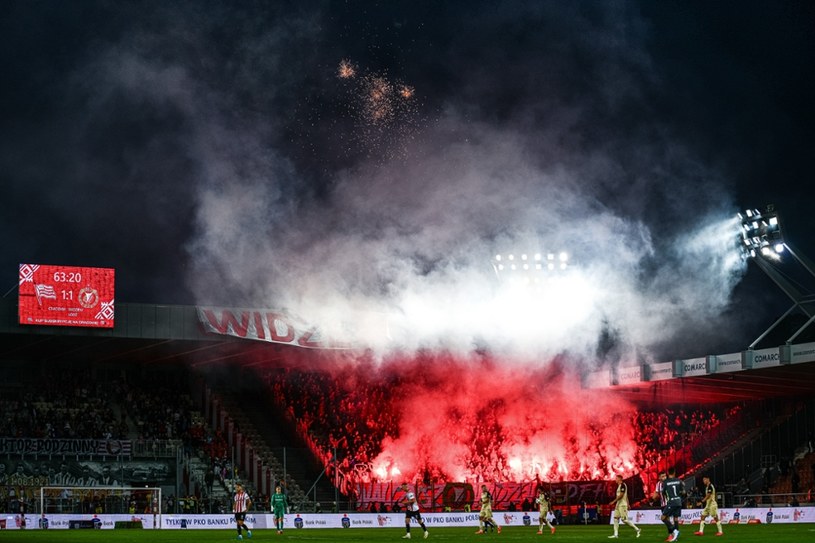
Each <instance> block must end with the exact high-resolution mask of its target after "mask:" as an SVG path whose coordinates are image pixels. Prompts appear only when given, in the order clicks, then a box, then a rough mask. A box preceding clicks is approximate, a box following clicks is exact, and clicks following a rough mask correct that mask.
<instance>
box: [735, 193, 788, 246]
mask: <svg viewBox="0 0 815 543" xmlns="http://www.w3.org/2000/svg"><path fill="white" fill-rule="evenodd" d="M738 217H739V221H740V223H741V229H740V243H739V246H740V247H741V250H742V255H743V256H744V257H745V258H755V257H756V255H759V254H760V255H763V256H765V257H770V258H778V256H777V255H779V254H781V253H783V252H784V236H783V235H782V233H781V224H780V223H779V221H778V214H777V213H776V211H775V207H774V206H767V209H766V210H765V211H763V212H762V211H759V210H758V209H747V210H745V211H744V213H739V214H738Z"/></svg>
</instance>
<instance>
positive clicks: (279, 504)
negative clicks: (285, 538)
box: [271, 485, 289, 534]
mask: <svg viewBox="0 0 815 543" xmlns="http://www.w3.org/2000/svg"><path fill="white" fill-rule="evenodd" d="M271 506H272V512H273V513H274V522H275V526H276V527H277V533H279V534H282V533H283V515H285V514H286V510H287V509H288V508H289V501H288V499H287V498H286V495H285V494H283V487H281V486H280V485H277V486H276V487H275V489H274V494H272V499H271Z"/></svg>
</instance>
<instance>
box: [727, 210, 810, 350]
mask: <svg viewBox="0 0 815 543" xmlns="http://www.w3.org/2000/svg"><path fill="white" fill-rule="evenodd" d="M738 218H739V222H740V228H739V234H738V239H739V247H740V248H741V252H742V255H743V257H744V258H746V259H748V260H750V261H751V262H754V263H755V264H756V265H757V266H758V267H759V268H760V269H761V270H762V271H763V272H764V273H766V274H767V275H768V276H769V277H770V279H772V280H773V282H775V284H776V285H777V286H778V287H779V288H780V289H781V290H783V291H784V293H785V294H786V295H787V296H789V297H790V299H791V300H792V301H793V306H792V307H791V308H790V309H788V310H787V312H786V313H784V314H783V315H782V316H781V317H780V318H779V319H778V320H777V321H776V322H775V323H773V324H772V325H771V326H770V327H769V328H768V329H767V330H765V331H764V333H762V334H761V335H760V336H759V337H758V338H756V340H755V341H753V342H752V343H751V344H750V349H754V348H755V347H756V346H757V345H758V343H759V342H760V341H762V340H763V339H764V338H765V337H766V336H767V335H768V334H769V333H770V332H771V331H772V330H773V329H775V328H776V327H777V326H778V325H779V324H781V322H783V321H785V320H786V319H787V317H789V316H790V315H791V314H792V313H794V312H796V311H798V312H801V313H803V314H804V315H805V316H806V318H807V320H806V322H805V323H804V324H803V325H802V326H800V327H798V328H797V329H796V330H795V331H794V332H793V334H792V335H791V336H790V337H789V338H788V339H787V341H786V343H787V344H790V343H792V342H794V341H795V339H796V338H797V337H798V336H799V335H801V333H802V332H803V331H804V330H806V329H807V328H809V326H810V325H812V324H813V323H815V296H813V295H811V294H808V292H812V290H813V289H812V288H808V287H807V285H805V284H804V283H805V282H810V283H812V282H815V264H813V263H812V261H811V260H809V259H808V258H807V257H806V256H804V255H803V254H802V253H800V252H798V251H797V250H795V249H794V248H793V247H792V246H791V245H790V244H789V243H788V242H787V241H785V239H784V236H783V235H782V230H781V221H780V220H779V217H778V213H777V212H776V210H775V206H772V205H769V206H767V207H766V208H765V210H764V211H759V210H758V209H755V208H752V209H747V210H745V211H744V212H743V213H739V214H738ZM786 254H788V255H790V257H791V258H786V259H782V256H783V255H786ZM782 266H786V267H784V268H782ZM788 268H793V269H788ZM796 274H797V277H794V275H796Z"/></svg>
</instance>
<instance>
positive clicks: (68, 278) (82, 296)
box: [18, 264, 115, 328]
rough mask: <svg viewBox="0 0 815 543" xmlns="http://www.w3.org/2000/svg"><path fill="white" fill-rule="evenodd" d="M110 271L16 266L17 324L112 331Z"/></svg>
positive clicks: (112, 271) (34, 265)
mask: <svg viewBox="0 0 815 543" xmlns="http://www.w3.org/2000/svg"><path fill="white" fill-rule="evenodd" d="M114 276H115V270H113V269H112V268H78V267H73V266H47V265H41V264H20V277H19V289H18V290H19V293H20V295H19V303H18V307H19V315H20V324H35V325H44V326H86V327H91V328H113V309H114V308H113V301H114V290H113V285H114Z"/></svg>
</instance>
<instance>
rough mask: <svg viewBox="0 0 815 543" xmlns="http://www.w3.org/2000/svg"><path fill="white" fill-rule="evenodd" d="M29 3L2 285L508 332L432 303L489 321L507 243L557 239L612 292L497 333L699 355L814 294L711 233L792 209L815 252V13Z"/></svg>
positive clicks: (7, 78)
mask: <svg viewBox="0 0 815 543" xmlns="http://www.w3.org/2000/svg"><path fill="white" fill-rule="evenodd" d="M3 8H4V9H3V10H2V15H0V40H2V45H1V46H0V59H1V60H0V62H1V64H2V72H3V75H2V83H1V84H0V117H1V118H2V124H0V131H1V132H0V180H1V181H0V182H1V183H2V188H3V196H2V198H1V199H0V231H2V238H0V239H2V250H0V280H2V282H3V285H2V291H3V292H6V291H7V290H8V289H9V288H11V287H12V286H13V285H14V284H15V281H16V277H17V266H18V264H19V263H43V264H66V265H77V266H104V267H113V268H115V269H116V273H117V302H150V303H172V304H194V303H211V304H221V305H226V306H237V307H241V306H242V307H272V308H278V307H279V308H288V309H291V310H293V311H295V312H297V313H299V314H301V315H303V314H306V315H319V317H320V318H330V317H329V315H330V311H325V309H326V307H332V308H337V309H336V311H344V310H345V308H346V305H345V304H349V305H351V306H353V307H354V308H355V309H359V310H361V311H369V310H371V311H386V312H390V311H394V312H397V313H399V314H401V315H403V316H405V315H406V316H407V317H406V319H407V321H408V322H409V323H412V324H414V325H415V323H416V322H420V323H422V324H426V325H428V326H427V327H428V329H430V328H435V330H434V331H429V330H425V329H424V328H423V327H422V326H418V329H419V335H420V336H422V337H423V338H424V339H423V340H422V341H420V342H419V344H421V345H424V344H436V343H438V342H439V339H438V337H440V336H444V337H448V338H449V337H453V338H454V342H457V343H461V344H472V343H473V341H474V340H473V338H479V339H478V341H483V342H485V343H487V344H494V345H497V346H499V347H504V346H505V344H503V343H502V342H501V341H493V340H492V339H491V335H490V334H491V330H490V329H489V327H485V328H484V329H481V328H479V327H478V326H477V325H473V326H470V328H469V329H468V323H460V324H462V325H461V326H460V327H459V326H453V325H450V324H449V320H450V319H453V320H460V316H459V315H457V314H451V315H443V316H440V317H439V321H440V322H441V323H442V324H435V323H430V322H429V321H430V320H432V319H430V317H428V315H433V314H437V313H438V311H435V310H434V307H433V304H432V303H431V302H430V301H431V300H439V299H441V300H442V301H443V304H444V306H445V307H451V306H456V305H459V304H460V305H461V306H462V307H466V306H467V303H469V302H470V300H471V298H475V297H478V296H480V293H481V292H482V291H483V290H484V288H486V287H485V286H484V285H488V284H489V280H488V279H484V278H482V277H481V275H482V272H485V270H486V272H485V273H483V275H486V276H489V275H490V273H489V271H490V270H489V264H488V262H489V259H490V258H492V257H493V256H494V254H495V253H496V252H500V250H501V247H502V246H507V247H512V246H514V247H533V246H541V247H543V248H544V250H545V251H546V250H558V251H559V250H568V251H569V252H570V253H571V254H573V255H574V258H575V266H580V265H583V266H584V267H585V268H586V269H589V270H591V273H590V274H588V275H590V276H591V280H590V282H591V284H593V285H604V287H605V288H606V289H607V290H606V291H604V293H603V294H602V295H600V296H599V298H598V299H601V300H602V302H597V303H596V304H594V305H593V303H592V302H591V301H589V302H586V303H587V304H588V305H587V306H586V307H590V308H591V309H587V310H586V311H587V312H590V313H592V315H593V316H592V317H591V318H586V319H584V320H581V319H575V320H573V321H570V324H569V327H567V328H564V329H562V330H558V332H557V333H552V334H549V333H546V334H543V335H544V336H545V338H544V340H543V341H541V342H539V341H537V340H534V341H532V340H530V339H529V338H530V337H531V336H536V337H538V336H540V334H539V332H540V331H539V330H536V329H534V327H533V328H532V329H528V330H524V331H523V332H522V333H519V335H518V336H517V337H514V336H512V334H509V335H508V334H506V333H503V332H505V331H503V330H499V332H501V333H499V334H496V335H502V336H503V337H504V338H507V337H509V339H507V342H510V341H509V340H510V339H511V340H513V341H514V340H517V341H516V342H520V343H524V342H528V343H529V344H530V345H534V348H535V349H540V348H541V343H547V342H548V343H554V344H557V345H558V347H552V346H548V347H546V348H543V349H542V350H543V351H545V352H547V353H552V352H558V351H559V350H561V349H564V348H565V349H572V350H575V349H577V350H579V349H581V348H585V350H586V352H591V351H592V350H594V348H595V347H594V344H593V343H592V341H593V340H592V339H591V338H597V337H599V336H601V335H602V330H606V331H608V329H609V328H610V329H611V330H612V334H611V335H612V336H614V335H615V334H616V335H617V336H619V337H621V338H622V339H621V343H623V344H625V345H626V348H625V349H623V351H625V352H636V353H639V354H640V355H641V354H642V353H643V352H645V353H653V354H654V356H657V357H658V356H660V355H663V354H666V353H669V352H674V353H677V354H676V356H679V353H680V352H681V353H682V355H687V356H692V355H693V356H700V355H702V354H705V352H706V350H715V349H722V350H723V352H730V351H732V350H737V349H740V348H743V347H745V346H746V345H745V343H749V340H751V339H753V337H754V336H755V335H756V334H757V333H758V332H760V331H761V330H762V329H763V328H764V327H766V326H768V325H769V324H771V323H772V322H773V321H774V320H775V319H776V318H777V316H778V315H779V314H780V313H781V312H783V311H784V310H785V309H786V308H787V306H788V303H787V301H786V299H785V297H784V295H783V293H781V292H780V291H779V290H778V289H777V288H776V287H775V286H774V285H773V284H772V283H771V282H770V281H769V279H767V278H765V277H763V276H762V274H761V273H760V272H758V271H757V270H755V269H754V267H752V266H746V267H745V266H743V265H735V264H733V263H732V262H731V263H726V262H718V263H714V264H711V262H712V261H714V260H717V259H718V258H719V256H717V253H716V250H717V249H716V248H715V247H713V246H712V245H713V244H705V243H702V245H704V247H703V248H699V246H698V244H695V243H696V242H694V240H697V241H698V240H699V239H700V236H702V237H704V236H706V235H707V234H705V232H708V231H709V230H707V228H716V227H717V226H716V225H719V224H721V222H722V221H724V220H726V219H727V218H728V217H732V216H733V215H734V214H735V212H736V211H738V210H740V209H743V208H744V207H764V206H765V205H767V204H774V205H775V206H776V207H777V209H778V210H779V213H780V216H781V218H782V224H783V226H784V228H785V232H786V234H787V238H788V239H789V240H790V241H791V242H792V243H793V244H795V245H796V246H797V247H798V248H799V249H801V250H802V252H803V253H805V254H807V255H813V256H815V243H814V242H813V239H814V238H813V236H812V233H813V227H814V226H815V225H814V224H813V223H814V222H815V221H813V214H812V211H811V209H810V207H811V205H810V197H811V195H812V192H813V191H812V188H811V186H812V181H813V175H812V156H813V151H812V149H813V144H815V107H813V104H812V100H813V96H815V76H814V75H813V73H814V71H813V67H814V66H815V33H813V31H812V29H813V28H815V4H813V3H812V2H803V1H802V2H791V1H777V2H776V1H774V2H770V1H743V0H740V1H737V2H736V1H733V2H729V1H724V2H707V1H698V2H697V1H690V2H688V1H676V2H672V1H659V2H650V1H643V2H596V1H589V2H540V1H531V2H496V1H494V0H488V1H480V0H477V1H473V0H468V1H466V2H454V1H451V2H430V1H428V2H300V1H296V2H285V1H280V2H278V1H276V2H226V1H222V2H218V1H194V2H164V1H155V2H151V1H139V2H128V1H95V2H94V1H77V2H59V1H34V0H23V1H9V2H5V3H4V5H3ZM342 63H344V65H345V66H347V67H348V68H349V69H350V70H351V73H352V74H353V75H348V74H346V76H344V75H343V74H342V73H341V71H340V65H341V64H342ZM482 264H483V265H482ZM613 285H620V286H619V288H617V287H614V286H613ZM12 295H13V294H12ZM447 296H449V298H448V297H447ZM567 303H570V302H568V301H567ZM417 308H421V310H419V309H417ZM598 308H602V309H601V310H598ZM471 309H472V308H468V309H467V310H463V312H468V311H470V310H471ZM434 311H435V313H434ZM552 311H555V312H556V311H558V308H554V309H553V310H552ZM644 313H648V315H643V314H644ZM415 315H419V317H415ZM633 315H639V316H640V317H642V319H641V320H642V322H639V321H638V320H637V319H636V318H633V317H632V316H633ZM413 319H416V320H415V321H414V320H413ZM609 323H610V324H609ZM666 323H670V324H666ZM434 324H435V325H434ZM546 326H547V329H548V328H551V326H554V325H553V324H551V323H549V324H547V325H546ZM499 328H500V327H499ZM655 330H659V333H658V334H657V333H656V332H655ZM607 335H608V334H606V336H607ZM564 338H570V339H569V340H566V339H564ZM587 338H588V339H587ZM599 343H600V344H602V343H603V342H602V341H600V342H599ZM587 344H589V346H588V347H585V346H586V345H587ZM411 346H418V345H411ZM578 346H583V347H578Z"/></svg>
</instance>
